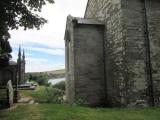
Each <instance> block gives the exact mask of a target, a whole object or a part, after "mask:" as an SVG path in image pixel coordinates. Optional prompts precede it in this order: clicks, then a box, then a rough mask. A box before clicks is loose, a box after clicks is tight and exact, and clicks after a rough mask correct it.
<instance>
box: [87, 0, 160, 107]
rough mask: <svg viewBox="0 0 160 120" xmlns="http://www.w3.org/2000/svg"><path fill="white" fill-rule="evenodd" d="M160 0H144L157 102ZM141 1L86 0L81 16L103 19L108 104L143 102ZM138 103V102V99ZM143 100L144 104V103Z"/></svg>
mask: <svg viewBox="0 0 160 120" xmlns="http://www.w3.org/2000/svg"><path fill="white" fill-rule="evenodd" d="M159 5H160V1H158V0H147V19H148V26H149V38H150V50H151V64H152V68H153V70H152V76H153V77H152V79H153V83H154V85H153V88H154V100H155V101H154V102H155V103H156V105H159V103H160V102H159V100H160V99H159V97H160V79H159V74H160V73H159V70H160V69H159V67H160V66H159V65H160V64H159V60H160V59H159V57H160V56H159V50H160V46H159V38H160V30H159V27H160V17H159V16H160V8H159V7H158V6H159ZM144 13H145V11H144V1H142V0H89V1H88V5H87V9H86V13H85V18H92V19H93V18H94V19H95V20H99V21H102V22H104V23H105V26H106V30H105V36H106V37H105V49H106V59H105V60H106V63H107V64H106V76H107V93H108V102H110V104H111V105H112V106H117V105H118V106H133V105H135V106H136V105H137V106H139V104H140V103H138V104H137V101H145V102H143V106H147V105H149V103H150V95H149V93H148V86H149V85H148V84H150V83H149V82H148V81H147V80H148V79H147V76H148V75H147V66H146V53H145V52H146V43H145V42H146V40H145V37H146V36H145V17H144ZM141 103H142V102H141ZM144 103H145V104H146V105H144Z"/></svg>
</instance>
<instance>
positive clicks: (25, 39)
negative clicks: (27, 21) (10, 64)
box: [10, 0, 88, 71]
mask: <svg viewBox="0 0 160 120" xmlns="http://www.w3.org/2000/svg"><path fill="white" fill-rule="evenodd" d="M87 1H88V0H55V4H54V5H46V6H44V8H43V11H42V13H40V15H41V16H43V17H44V18H46V19H47V20H48V24H45V25H44V27H43V28H42V29H41V30H28V31H24V30H23V29H22V28H21V29H19V30H12V31H10V33H11V39H10V43H11V45H12V46H13V47H17V46H18V45H19V44H21V45H22V47H23V48H25V50H32V51H39V52H45V53H47V54H50V55H61V56H64V50H63V49H64V47H65V46H64V33H65V26H66V18H67V16H68V15H69V14H70V15H73V16H76V17H83V16H84V11H85V8H86V4H87ZM33 44H34V45H35V44H38V45H44V46H47V47H48V49H46V48H37V47H35V48H34V47H33V46H31V45H33ZM38 45H37V46H38ZM28 56H29V55H28ZM30 57H31V56H30ZM32 57H33V56H32ZM34 57H35V58H33V59H32V62H31V58H29V59H30V62H29V63H27V66H26V69H27V71H44V70H45V71H47V70H53V69H59V68H64V63H58V64H57V63H55V64H49V62H47V61H44V60H40V59H38V60H36V56H34ZM16 58H17V54H16V53H15V52H13V59H14V60H16ZM42 58H43V56H42ZM46 59H47V58H46ZM44 63H45V64H44Z"/></svg>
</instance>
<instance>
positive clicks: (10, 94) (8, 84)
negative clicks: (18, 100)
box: [7, 80, 14, 106]
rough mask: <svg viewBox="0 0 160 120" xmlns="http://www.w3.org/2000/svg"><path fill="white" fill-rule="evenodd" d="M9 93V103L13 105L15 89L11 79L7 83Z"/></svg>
mask: <svg viewBox="0 0 160 120" xmlns="http://www.w3.org/2000/svg"><path fill="white" fill-rule="evenodd" d="M7 93H8V105H9V106H12V105H13V98H14V90H13V87H12V82H11V80H9V81H8V83H7Z"/></svg>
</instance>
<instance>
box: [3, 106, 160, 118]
mask: <svg viewBox="0 0 160 120" xmlns="http://www.w3.org/2000/svg"><path fill="white" fill-rule="evenodd" d="M0 120H160V108H145V109H107V108H85V107H78V106H69V105H56V104H39V105H18V106H17V107H15V108H13V109H10V110H5V111H0Z"/></svg>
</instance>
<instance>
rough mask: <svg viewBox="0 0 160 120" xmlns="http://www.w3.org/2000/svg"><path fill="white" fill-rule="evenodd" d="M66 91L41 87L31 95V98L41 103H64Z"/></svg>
mask: <svg viewBox="0 0 160 120" xmlns="http://www.w3.org/2000/svg"><path fill="white" fill-rule="evenodd" d="M63 95H64V91H63V90H60V89H57V88H53V87H40V89H39V90H37V91H35V92H33V93H31V96H32V97H33V98H34V99H35V101H36V102H39V103H63Z"/></svg>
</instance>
